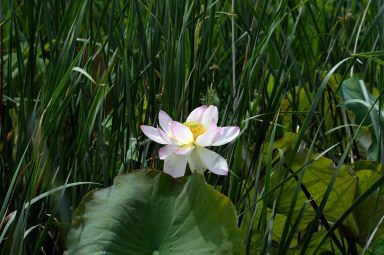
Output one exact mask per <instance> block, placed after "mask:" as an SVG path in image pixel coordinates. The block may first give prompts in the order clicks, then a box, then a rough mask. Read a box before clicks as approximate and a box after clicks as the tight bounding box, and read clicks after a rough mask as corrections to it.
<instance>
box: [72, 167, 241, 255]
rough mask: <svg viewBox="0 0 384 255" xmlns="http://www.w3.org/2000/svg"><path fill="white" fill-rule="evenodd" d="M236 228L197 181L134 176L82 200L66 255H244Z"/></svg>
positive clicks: (229, 213)
mask: <svg viewBox="0 0 384 255" xmlns="http://www.w3.org/2000/svg"><path fill="white" fill-rule="evenodd" d="M236 223H237V217H236V211H235V208H234V206H233V204H232V203H231V201H230V200H229V199H228V198H227V197H226V196H224V195H222V194H221V193H220V192H218V191H216V190H215V189H214V188H213V187H211V186H209V185H207V184H206V183H205V180H204V177H203V176H201V175H198V174H193V175H191V176H188V177H182V178H178V179H173V178H172V177H171V176H169V175H167V174H164V173H163V172H160V171H157V170H138V171H135V172H132V173H129V174H126V175H120V176H118V177H116V179H115V182H114V184H113V186H111V187H109V188H105V189H101V190H96V191H91V192H90V193H88V194H87V195H86V196H85V197H84V198H83V201H82V202H81V204H80V205H79V207H78V208H77V210H76V212H75V215H74V217H73V221H72V227H71V229H70V231H69V233H68V236H67V248H68V251H67V254H68V255H70V254H79V255H81V254H112V255H113V254H143V255H145V254H169V255H172V254H183V255H188V254H244V235H243V233H242V232H241V230H240V229H239V228H238V227H237V225H236Z"/></svg>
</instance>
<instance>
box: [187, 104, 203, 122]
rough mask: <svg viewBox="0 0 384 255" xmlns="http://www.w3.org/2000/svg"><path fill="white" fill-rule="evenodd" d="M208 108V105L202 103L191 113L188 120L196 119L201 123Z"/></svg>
mask: <svg viewBox="0 0 384 255" xmlns="http://www.w3.org/2000/svg"><path fill="white" fill-rule="evenodd" d="M206 109H207V106H205V105H202V106H200V107H198V108H196V109H195V110H193V111H192V112H191V113H190V114H189V116H188V118H187V121H186V122H189V121H195V122H199V123H201V120H202V119H203V115H204V112H205V110H206Z"/></svg>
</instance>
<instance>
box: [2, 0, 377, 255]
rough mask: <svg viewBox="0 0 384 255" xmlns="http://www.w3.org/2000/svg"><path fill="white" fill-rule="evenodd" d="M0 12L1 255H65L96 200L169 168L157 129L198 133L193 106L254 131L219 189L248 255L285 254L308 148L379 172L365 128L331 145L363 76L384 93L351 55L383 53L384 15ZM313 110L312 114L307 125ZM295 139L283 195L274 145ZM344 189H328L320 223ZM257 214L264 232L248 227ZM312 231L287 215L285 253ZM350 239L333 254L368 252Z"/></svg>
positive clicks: (39, 0)
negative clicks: (155, 137)
mask: <svg viewBox="0 0 384 255" xmlns="http://www.w3.org/2000/svg"><path fill="white" fill-rule="evenodd" d="M1 3H2V9H1V11H2V13H1V29H2V33H3V38H2V40H1V44H2V47H3V49H4V50H3V51H2V54H1V58H2V61H3V62H4V65H2V66H1V70H2V72H3V74H4V75H2V76H1V86H2V90H1V91H2V98H1V100H2V111H1V116H0V120H1V126H0V167H1V171H0V175H1V176H0V178H1V181H0V182H1V185H0V198H1V199H0V201H1V211H0V219H1V225H0V235H1V238H0V243H1V246H0V247H1V254H40V253H42V254H61V253H62V252H63V251H64V250H65V241H64V239H65V234H66V231H67V229H68V226H69V224H70V222H71V217H72V214H73V212H74V210H75V208H76V206H77V205H78V203H79V202H80V200H81V198H82V196H83V195H85V194H86V193H87V192H88V191H89V190H91V189H94V188H100V187H106V186H109V185H111V184H112V182H113V178H114V177H115V176H116V175H118V174H121V173H125V172H130V171H133V170H134V169H139V168H146V167H151V168H157V169H162V162H161V161H160V160H159V159H158V157H157V149H158V148H159V147H158V145H156V144H154V143H150V142H149V141H148V140H146V138H145V137H144V136H143V134H142V133H141V131H140V129H139V125H141V124H150V125H156V124H157V114H158V112H159V110H160V109H162V110H164V111H166V112H168V113H169V115H170V116H172V117H173V118H174V119H177V120H185V119H186V116H187V115H188V113H189V112H190V111H191V110H192V109H194V108H195V107H197V106H200V105H202V104H207V105H209V104H215V105H216V106H218V108H219V111H220V119H219V123H220V125H223V126H224V125H238V126H240V127H241V128H242V135H241V136H240V138H239V139H238V141H237V142H236V143H234V144H230V145H228V146H223V147H221V148H219V149H218V152H219V153H220V154H221V155H225V157H226V158H227V160H228V162H229V168H230V174H229V175H228V176H226V177H217V176H215V175H211V174H209V173H207V174H206V178H207V181H208V182H209V183H210V184H212V185H215V186H217V188H218V189H220V191H221V192H222V193H223V194H225V195H227V196H229V197H230V198H231V200H232V201H233V203H234V204H235V206H236V209H237V211H238V214H239V215H240V216H239V226H240V225H241V226H243V228H244V229H245V230H246V231H247V239H246V243H245V245H246V247H247V250H248V252H252V250H253V251H254V252H255V253H256V252H257V253H260V254H266V253H270V252H272V249H273V247H274V245H275V244H274V243H273V242H272V234H273V233H272V229H273V224H274V217H273V215H274V213H276V210H277V209H278V204H279V200H280V198H281V196H290V197H292V200H291V201H292V206H294V205H295V203H296V200H297V195H298V193H299V192H302V191H301V189H300V183H301V181H302V178H303V177H302V176H303V174H304V172H305V168H304V169H303V171H302V172H301V173H297V174H296V175H295V177H297V181H298V186H297V187H298V188H297V190H296V193H294V194H281V191H282V185H283V184H284V183H285V182H286V181H287V178H293V177H294V175H292V173H291V172H290V171H289V169H290V166H291V165H292V164H293V161H294V156H295V152H296V151H297V150H298V149H299V146H300V144H301V142H302V141H305V142H306V143H307V144H308V146H309V147H310V148H311V149H312V151H313V152H319V153H321V152H324V151H326V155H327V157H329V158H331V159H332V160H333V161H334V162H335V164H336V165H337V166H338V167H337V168H336V169H337V170H336V172H338V171H340V167H341V166H342V165H343V164H344V163H347V162H350V161H351V155H350V153H351V152H352V154H353V155H354V156H355V158H354V160H356V159H364V158H366V155H361V153H359V150H358V145H357V144H356V142H355V141H354V140H353V137H354V134H355V133H356V132H355V131H356V129H352V128H339V129H337V130H335V131H334V132H332V135H327V133H326V132H327V131H328V130H330V129H331V128H335V127H341V126H342V125H346V124H350V123H351V121H352V120H351V119H350V118H349V117H348V115H347V114H346V112H345V110H344V108H343V107H340V105H339V104H340V101H339V98H338V97H339V94H338V93H339V92H338V91H339V90H338V87H339V86H340V84H341V82H342V80H344V79H345V78H347V77H348V76H349V75H350V74H351V69H352V68H353V72H354V73H362V74H363V75H364V80H365V82H367V84H369V86H368V87H369V90H370V91H374V90H377V91H378V92H379V93H381V92H382V91H383V84H384V71H383V68H382V66H381V64H380V62H378V61H373V60H370V59H367V58H360V59H358V58H357V57H356V56H355V55H353V54H354V53H361V52H365V53H367V55H369V54H368V53H369V52H373V51H380V50H382V49H383V47H384V33H383V31H384V30H383V28H384V19H383V13H384V11H383V6H384V5H383V4H384V3H383V1H382V0H372V1H368V0H365V1H352V0H342V1H324V0H323V1H321V0H310V1H297V0H284V1H273V0H266V1H259V0H243V1H232V2H231V1H208V0H206V1H202V0H199V1H198V0H179V1H169V0H166V1H153V0H132V1H117V0H112V1H105V0H55V1H53V0H35V1H10V0H3V1H1ZM368 4H369V6H368ZM365 9H366V10H367V11H366V14H365V16H364V10H365ZM232 13H233V14H232ZM355 45H356V46H355ZM326 74H328V76H326ZM335 77H338V78H337V79H336V78H335ZM332 81H333V83H334V86H333V87H332V86H331V85H330V84H331V83H332ZM300 91H303V93H302V94H300ZM284 100H285V101H284ZM282 102H288V103H287V105H285V106H284V105H283V104H282ZM305 102H309V105H310V108H309V109H308V110H305V111H302V110H300V109H301V107H300V106H301V105H302V104H303V103H305ZM379 105H382V97H380V98H379ZM284 107H285V108H284ZM287 109H288V110H287ZM282 116H283V117H284V118H285V119H288V122H289V123H291V124H290V126H289V127H282V125H283V126H284V123H283V122H282V121H281V119H282ZM287 131H292V132H297V133H298V138H297V140H296V141H295V146H294V149H293V151H294V153H291V154H290V155H285V156H286V157H288V158H287V159H286V160H287V164H286V165H284V166H281V167H280V174H281V179H280V180H281V185H280V186H277V187H276V186H274V185H273V184H272V182H271V180H269V178H270V177H269V176H270V173H271V172H272V171H275V165H273V163H272V156H273V143H274V141H275V140H276V139H279V138H282V137H283V136H284V134H285V133H286V132H287ZM339 142H341V143H339ZM335 144H337V146H335V147H332V146H333V145H335ZM245 152H248V153H245ZM265 153H266V154H267V155H265ZM264 156H267V160H266V163H265V166H264V165H263V164H264V163H261V162H262V160H261V159H262V158H263V157H264ZM378 160H379V161H380V162H383V161H384V158H383V157H380V158H379V159H378ZM334 177H336V175H335V176H334ZM382 183H383V181H382V180H381V179H380V182H378V183H377V184H375V185H376V186H372V191H371V192H373V191H374V190H376V189H377V188H378V187H380V186H381V184H382ZM332 189H333V183H332V182H331V183H330V185H329V186H328V190H327V192H326V195H325V196H324V199H322V200H321V199H320V200H319V201H318V209H317V214H316V216H315V217H314V221H318V220H319V219H320V218H321V216H322V210H323V209H324V206H325V203H326V202H327V196H328V195H329V194H330V191H331V190H332ZM258 191H262V192H261V193H260V194H259V195H257V193H258ZM368 195H369V194H367V195H366V196H365V197H362V198H361V201H364V199H366V198H367V196H368ZM258 198H261V200H260V199H258ZM271 198H272V200H271ZM271 201H272V202H271ZM267 205H269V206H270V209H272V211H270V209H268V208H267ZM356 206H357V205H356ZM352 209H353V208H351V210H352ZM305 210H306V209H305V207H303V213H304V211H305ZM249 211H250V212H251V215H256V212H258V214H259V213H260V217H254V220H253V221H250V220H249V221H248V222H246V221H245V212H249ZM271 214H272V217H270V215H271ZM300 217H301V216H300V215H299V216H297V217H296V216H295V215H294V214H293V212H292V211H290V212H289V213H288V215H287V217H286V222H283V224H284V232H283V237H284V238H283V239H282V240H281V242H280V243H279V244H278V245H277V248H276V252H278V253H279V254H285V253H286V252H287V251H288V250H289V245H290V239H292V238H293V237H292V235H293V234H294V233H295V223H296V222H300ZM244 224H245V225H246V226H245V227H244ZM255 227H256V228H257V229H258V231H257V232H255V231H254V230H252V229H254V228H255ZM315 227H316V224H312V225H310V227H309V229H308V232H307V235H306V236H305V237H304V238H305V241H304V246H303V248H302V249H301V253H302V254H306V248H307V247H308V246H307V245H308V244H309V241H310V240H311V238H312V236H313V235H314V232H315ZM333 229H335V228H333ZM372 230H373V229H372ZM335 232H336V231H335ZM260 233H261V234H260ZM331 236H332V235H331ZM342 239H343V238H340V236H337V237H336V236H332V240H333V242H334V245H335V246H334V249H335V253H340V254H341V253H344V254H347V253H350V254H354V253H355V252H356V245H357V244H356V243H354V242H353V241H351V240H342ZM255 240H257V242H259V244H258V248H257V250H255V249H254V242H255Z"/></svg>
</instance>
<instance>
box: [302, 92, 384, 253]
mask: <svg viewBox="0 0 384 255" xmlns="http://www.w3.org/2000/svg"><path fill="white" fill-rule="evenodd" d="M383 94H384V90H383V91H382V92H381V93H380V95H379V97H378V98H377V99H376V100H375V102H374V103H373V104H372V106H371V108H370V109H369V111H368V112H367V113H366V115H365V116H364V118H363V121H362V122H361V123H360V125H359V127H358V128H357V129H356V131H355V132H354V134H353V137H352V138H351V140H350V141H349V143H348V145H347V147H346V149H345V151H344V153H343V154H342V156H341V158H340V160H339V162H338V164H337V167H336V169H335V171H334V174H333V176H332V179H331V181H330V182H329V184H328V187H327V190H326V191H325V193H324V195H323V198H322V200H321V203H320V206H319V209H318V211H317V212H316V215H315V218H314V220H313V223H312V224H311V225H310V227H309V230H308V232H307V237H306V238H305V240H304V243H303V246H302V250H301V253H300V254H304V252H305V250H306V249H307V247H308V245H309V242H310V239H311V236H312V233H313V232H314V230H315V227H316V222H317V221H318V220H319V218H320V214H321V213H322V211H323V209H324V207H325V204H326V202H327V200H328V197H329V195H330V193H331V191H332V188H333V185H334V183H335V181H336V177H337V175H338V174H339V171H340V169H341V166H342V165H343V163H344V160H345V158H346V157H347V155H348V152H349V150H350V148H351V146H352V144H353V141H354V140H355V138H356V136H357V134H358V131H359V129H360V128H361V125H362V123H363V122H364V121H365V119H366V118H367V117H368V116H369V114H370V112H371V110H372V109H373V107H374V105H375V104H376V103H377V101H378V100H379V98H380V97H381V96H382V95H383ZM331 231H333V227H332V228H331ZM328 233H329V234H330V232H328ZM328 233H327V236H328Z"/></svg>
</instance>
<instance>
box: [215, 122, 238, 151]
mask: <svg viewBox="0 0 384 255" xmlns="http://www.w3.org/2000/svg"><path fill="white" fill-rule="evenodd" d="M239 133H240V128H239V127H237V126H236V127H223V128H222V131H221V136H220V137H219V138H218V139H217V140H216V142H214V143H213V144H212V145H213V146H220V145H223V144H226V143H229V142H231V141H232V140H234V139H235V138H236V137H237V136H238V135H239Z"/></svg>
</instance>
